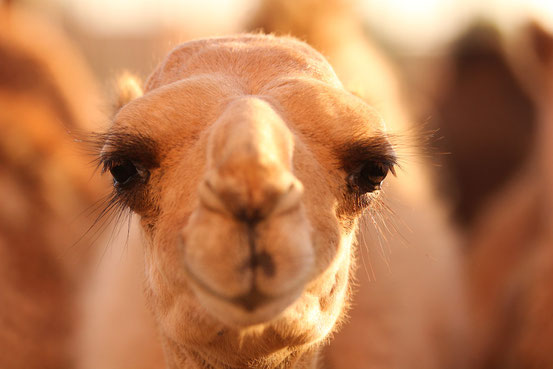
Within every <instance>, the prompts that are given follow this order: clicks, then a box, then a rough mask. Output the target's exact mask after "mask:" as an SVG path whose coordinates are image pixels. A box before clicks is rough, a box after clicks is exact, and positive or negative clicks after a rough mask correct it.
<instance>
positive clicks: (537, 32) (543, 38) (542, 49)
mask: <svg viewBox="0 0 553 369" xmlns="http://www.w3.org/2000/svg"><path fill="white" fill-rule="evenodd" d="M528 31H529V32H528V33H529V35H530V42H531V47H532V50H533V51H534V52H535V53H536V56H537V58H538V62H539V63H540V64H541V65H542V66H544V67H553V34H552V33H550V32H549V31H547V30H546V29H544V28H543V26H541V25H540V24H539V23H537V22H532V23H531V24H530V25H529V26H528Z"/></svg>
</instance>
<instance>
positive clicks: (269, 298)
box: [184, 262, 296, 313]
mask: <svg viewBox="0 0 553 369" xmlns="http://www.w3.org/2000/svg"><path fill="white" fill-rule="evenodd" d="M184 270H185V273H186V275H187V277H188V279H189V280H190V281H191V282H192V283H193V284H194V285H195V286H196V287H197V289H198V290H199V291H201V293H204V294H206V295H208V296H210V297H212V298H215V299H217V300H220V301H222V302H225V303H228V304H232V305H234V306H237V307H239V308H241V309H242V310H245V311H246V312H248V313H253V312H255V311H256V310H258V309H259V308H261V307H263V306H265V305H268V304H270V303H272V302H278V301H280V300H283V299H285V298H286V297H288V296H289V295H290V294H292V293H294V291H296V288H294V289H293V290H292V291H286V292H284V293H281V294H278V295H269V294H266V293H264V292H263V291H260V290H259V288H258V287H257V285H256V283H255V282H254V283H252V286H251V288H250V289H249V290H248V291H247V292H245V293H242V294H240V295H237V296H225V295H223V294H221V293H220V292H218V291H216V290H214V289H213V288H212V287H210V286H208V285H207V284H206V283H205V282H203V281H202V279H201V278H199V277H198V276H196V275H195V274H194V273H193V272H192V271H191V270H190V269H189V268H188V266H187V265H186V262H185V263H184Z"/></svg>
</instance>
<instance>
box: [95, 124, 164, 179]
mask: <svg viewBox="0 0 553 369" xmlns="http://www.w3.org/2000/svg"><path fill="white" fill-rule="evenodd" d="M125 160H130V161H132V162H133V163H134V164H135V165H139V166H141V167H143V168H145V169H153V168H158V167H159V161H160V158H159V149H158V145H157V143H156V142H155V141H154V140H153V139H152V138H150V137H148V136H144V135H142V134H134V133H120V132H110V133H107V134H105V137H104V144H103V148H102V150H101V153H100V162H101V164H102V166H103V169H104V170H108V169H109V168H110V167H111V166H112V165H114V164H117V163H120V162H122V161H125Z"/></svg>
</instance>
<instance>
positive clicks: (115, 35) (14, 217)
mask: <svg viewBox="0 0 553 369" xmlns="http://www.w3.org/2000/svg"><path fill="white" fill-rule="evenodd" d="M1 4H2V5H1V6H2V10H1V12H0V368H6V369H7V368H70V367H74V361H75V360H77V359H76V358H75V356H76V354H75V352H74V350H73V346H72V345H74V336H73V334H74V331H75V330H76V329H77V328H75V327H76V326H79V323H78V322H79V319H80V318H79V314H78V313H75V311H76V310H75V309H74V308H73V307H74V305H76V304H77V305H78V304H80V301H81V300H80V299H81V295H82V294H83V292H82V291H83V290H86V286H88V284H87V283H89V282H87V277H85V276H83V275H84V272H83V270H85V269H87V268H92V269H94V268H97V267H98V266H97V265H96V263H98V262H97V261H94V262H92V264H94V266H92V267H91V266H90V264H91V261H90V260H91V259H94V260H96V259H95V258H94V257H93V256H91V254H96V253H98V252H99V253H101V254H103V253H104V250H108V251H107V252H108V253H109V252H111V251H110V248H109V247H106V246H105V245H106V244H107V243H108V240H109V239H110V238H114V239H115V241H112V242H111V243H112V244H117V243H118V242H119V241H118V240H120V239H121V240H120V242H119V243H120V244H128V243H129V242H128V241H125V237H124V235H123V237H122V238H121V236H118V235H117V234H116V233H113V234H110V232H111V231H110V230H108V231H107V233H108V234H107V235H105V234H102V232H100V231H98V228H99V229H100V230H101V229H102V228H103V224H102V222H103V220H101V224H100V226H99V227H96V228H94V229H93V230H92V231H91V232H88V233H87V229H88V228H89V227H90V225H91V224H92V223H93V222H94V219H95V218H96V216H97V215H96V214H97V212H98V210H99V209H97V208H98V206H100V205H95V204H96V201H97V200H99V199H101V198H102V196H104V195H105V193H107V191H108V190H109V188H108V187H109V184H108V183H106V181H105V180H106V178H104V181H102V180H98V179H97V176H94V175H93V174H92V172H93V167H94V165H93V164H92V165H91V164H90V163H89V162H90V160H91V158H90V157H87V156H85V155H83V151H86V150H87V149H86V146H87V145H86V144H85V143H84V142H81V141H83V140H84V141H86V139H83V137H85V136H86V135H85V133H84V132H87V131H90V130H102V129H103V128H105V127H106V125H107V124H108V122H109V119H110V116H111V115H112V114H113V109H114V108H113V106H114V103H115V100H116V98H115V92H114V91H115V86H116V81H117V78H118V77H119V76H120V75H121V74H122V73H123V72H124V71H126V72H130V73H132V74H134V75H136V76H138V77H139V78H141V79H142V80H144V79H145V78H147V76H148V73H149V72H150V71H152V70H153V68H154V67H155V65H156V64H157V63H158V62H159V61H160V60H161V58H162V57H163V56H164V55H165V54H166V53H167V52H168V51H169V50H171V49H172V48H173V47H174V46H175V45H177V44H178V43H180V42H184V41H187V40H190V39H193V38H198V37H205V36H214V35H223V34H228V33H238V32H243V31H257V30H259V29H264V30H265V31H269V32H275V33H277V34H293V35H294V36H296V37H299V38H300V39H303V40H306V41H308V42H309V43H310V44H312V45H313V46H314V47H315V48H317V49H319V50H320V51H321V52H323V54H324V55H325V56H327V57H328V58H329V60H330V62H331V63H332V64H333V65H334V66H335V68H336V70H337V72H338V74H339V75H340V77H341V78H343V79H344V80H346V82H347V84H348V86H349V87H350V88H351V89H352V90H353V91H355V92H359V93H360V94H361V95H363V94H364V93H366V94H367V95H368V99H369V101H370V102H371V103H373V105H375V107H377V108H378V109H379V110H381V111H382V112H383V115H384V116H385V118H386V119H387V120H388V121H389V124H390V125H391V127H392V128H394V130H395V131H396V132H399V134H405V135H414V136H417V137H419V136H430V132H433V133H432V135H431V136H432V137H431V138H430V139H428V140H427V139H425V140H422V141H424V143H423V145H427V147H426V148H425V150H423V151H424V152H426V153H427V154H425V155H424V157H423V158H414V157H407V158H405V160H413V161H421V162H425V163H426V164H425V165H427V166H428V168H429V169H428V171H426V172H425V173H427V177H428V178H425V180H426V181H428V183H431V185H430V186H432V191H434V192H435V193H436V194H437V196H436V197H437V201H438V202H439V203H440V205H439V206H440V207H441V208H445V209H446V210H445V213H446V214H447V216H446V218H447V221H448V222H449V223H450V225H451V226H452V227H453V228H454V229H455V230H456V232H457V233H458V235H459V238H460V240H461V241H460V243H461V247H460V248H461V252H460V254H459V258H460V262H461V263H462V264H463V267H464V269H463V273H464V274H463V275H464V277H463V278H464V279H465V280H466V282H467V286H466V290H467V291H468V292H467V295H468V297H466V301H467V305H468V306H469V307H470V308H469V310H470V311H471V313H467V324H468V325H470V327H471V328H470V329H469V331H470V336H471V339H470V341H471V345H472V346H473V347H472V346H471V348H470V350H468V351H470V353H469V354H467V355H471V356H472V357H473V360H472V361H471V362H472V364H471V366H470V367H471V368H482V369H484V368H539V369H547V368H553V236H552V232H553V231H552V230H553V210H552V209H553V201H552V200H551V195H552V194H553V168H552V165H551V163H550V161H551V160H552V159H553V153H552V149H551V146H552V145H553V1H551V0H493V1H492V0H490V1H481V0H457V1H454V0H412V1H406V0H387V1H381V0H358V1H354V0H351V1H348V0H329V1H324V0H319V1H316V0H296V1H292V0H220V1H218V0H184V1H179V0H157V1H154V0H95V1H84V0H50V1H46V0H44V1H31V0H28V1H23V0H20V1H18V0H13V1H6V0H4V2H3V3H1ZM365 62H366V63H365ZM365 68H366V69H367V70H371V68H377V70H379V74H378V75H376V76H374V75H373V76H370V77H367V76H365V74H364V69H365ZM380 72H381V73H380ZM367 75H369V73H368V74H367ZM396 118H397V119H396ZM401 175H405V176H408V173H404V174H401ZM417 183H418V182H417ZM424 183H426V182H424ZM414 187H415V188H416V184H414ZM86 209H89V210H86ZM414 232H415V233H416V230H415V231H414ZM123 233H125V232H123ZM83 234H86V235H85V236H84V238H83V239H84V241H83V240H80V241H79V239H80V238H81V236H82V235H83ZM118 237H119V238H118ZM131 238H132V237H131ZM131 243H132V240H131ZM127 247H128V246H127ZM122 249H125V247H122ZM98 250H100V251H98ZM125 250H126V249H125ZM125 252H127V251H123V252H121V251H117V255H119V253H121V254H122V255H124V253H125ZM129 252H132V251H129ZM109 283H112V282H109ZM114 283H115V282H114ZM83 285H84V286H85V287H84V288H83ZM104 297H105V296H104ZM121 314H124V313H121ZM136 321H140V317H139V316H137V317H136ZM76 322H77V323H76ZM471 322H472V323H471ZM90 324H94V323H90ZM113 324H117V322H113ZM127 328H128V327H127ZM85 341H86V339H85ZM133 344H136V345H137V347H139V345H140V342H129V346H132V345H133ZM136 367H148V366H147V365H146V364H145V363H144V362H141V363H137V364H136Z"/></svg>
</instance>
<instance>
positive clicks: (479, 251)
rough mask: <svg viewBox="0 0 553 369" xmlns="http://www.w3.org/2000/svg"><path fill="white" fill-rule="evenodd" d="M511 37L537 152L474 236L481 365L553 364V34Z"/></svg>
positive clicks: (509, 48)
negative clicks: (534, 122) (534, 121)
mask: <svg viewBox="0 0 553 369" xmlns="http://www.w3.org/2000/svg"><path fill="white" fill-rule="evenodd" d="M519 34H520V35H521V36H519V38H518V39H515V38H513V37H512V36H511V37H505V42H504V43H505V46H506V47H505V49H506V55H507V60H508V61H509V63H510V65H511V67H512V68H513V71H514V72H515V74H516V75H517V76H518V78H519V79H520V81H521V83H522V84H523V85H524V86H525V87H526V89H527V92H528V93H529V95H530V96H532V97H533V100H534V103H535V106H536V110H537V111H538V112H539V115H538V118H539V119H538V127H537V135H536V140H535V142H534V148H533V152H532V155H531V157H530V158H529V160H527V163H526V165H525V166H524V168H522V169H521V170H520V172H519V173H518V175H517V176H516V177H515V178H513V179H512V180H511V181H510V182H509V183H508V184H507V185H506V186H505V188H503V189H502V191H500V192H498V193H497V194H496V195H495V197H494V199H493V201H491V202H490V204H489V205H488V206H487V208H486V209H485V211H483V212H482V214H481V215H480V217H479V219H478V223H477V227H476V229H475V231H474V234H473V235H472V237H471V241H472V252H471V253H470V254H469V265H468V275H469V278H470V282H471V295H472V304H473V314H474V319H475V328H476V329H475V341H476V342H477V348H478V351H477V352H478V355H477V357H478V358H479V361H478V362H477V366H476V367H477V368H550V367H552V366H553V354H552V352H553V350H552V347H553V325H552V324H551V322H552V321H551V309H552V308H553V293H552V292H551V283H552V282H553V262H552V261H553V247H552V245H553V234H552V229H553V223H552V219H553V218H552V217H551V209H552V205H553V204H552V201H551V199H552V191H551V189H552V188H553V187H552V186H553V182H552V178H553V177H552V174H553V170H552V169H553V168H552V166H551V162H550V158H551V155H552V152H551V139H553V131H552V127H553V109H551V104H550V101H551V98H552V97H553V57H552V55H553V36H552V35H551V34H550V33H548V32H547V31H545V30H544V29H543V28H542V27H541V26H540V25H539V24H532V25H530V26H529V27H527V28H526V29H525V30H524V31H523V32H520V33H519Z"/></svg>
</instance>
